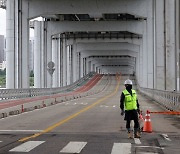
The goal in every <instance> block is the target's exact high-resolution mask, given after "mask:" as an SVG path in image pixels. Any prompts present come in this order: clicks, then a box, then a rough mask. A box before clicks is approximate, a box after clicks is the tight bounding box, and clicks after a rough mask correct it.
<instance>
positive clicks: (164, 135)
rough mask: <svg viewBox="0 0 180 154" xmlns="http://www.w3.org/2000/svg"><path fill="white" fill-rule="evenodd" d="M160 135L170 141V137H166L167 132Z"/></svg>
mask: <svg viewBox="0 0 180 154" xmlns="http://www.w3.org/2000/svg"><path fill="white" fill-rule="evenodd" d="M162 136H163V137H164V139H166V140H168V141H171V139H170V138H169V137H168V135H167V134H162Z"/></svg>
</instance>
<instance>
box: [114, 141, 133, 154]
mask: <svg viewBox="0 0 180 154" xmlns="http://www.w3.org/2000/svg"><path fill="white" fill-rule="evenodd" d="M130 153H131V143H114V145H113V148H112V151H111V154H130Z"/></svg>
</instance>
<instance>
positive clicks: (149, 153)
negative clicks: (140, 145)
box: [138, 152, 158, 154]
mask: <svg viewBox="0 0 180 154" xmlns="http://www.w3.org/2000/svg"><path fill="white" fill-rule="evenodd" d="M138 154H158V153H154V152H138Z"/></svg>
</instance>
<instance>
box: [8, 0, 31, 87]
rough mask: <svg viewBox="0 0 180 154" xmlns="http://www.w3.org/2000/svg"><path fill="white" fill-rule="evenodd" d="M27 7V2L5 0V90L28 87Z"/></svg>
mask: <svg viewBox="0 0 180 154" xmlns="http://www.w3.org/2000/svg"><path fill="white" fill-rule="evenodd" d="M28 7H29V6H28V3H27V1H18V0H7V16H6V60H7V75H6V88H28V87H29V66H28V63H29V53H28V51H29V20H28ZM22 12H23V13H22Z"/></svg>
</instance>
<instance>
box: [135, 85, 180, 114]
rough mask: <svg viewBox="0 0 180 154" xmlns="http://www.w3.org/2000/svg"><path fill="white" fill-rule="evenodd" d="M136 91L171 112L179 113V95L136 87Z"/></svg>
mask: <svg viewBox="0 0 180 154" xmlns="http://www.w3.org/2000/svg"><path fill="white" fill-rule="evenodd" d="M137 89H138V90H139V91H140V92H141V93H142V94H145V95H147V96H149V97H150V98H152V99H154V100H155V101H156V102H158V103H159V104H160V105H162V106H164V107H165V108H166V109H168V110H171V111H180V93H178V92H176V91H163V90H156V89H149V88H142V87H139V86H137Z"/></svg>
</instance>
